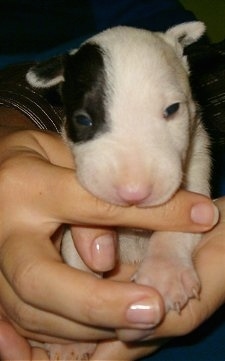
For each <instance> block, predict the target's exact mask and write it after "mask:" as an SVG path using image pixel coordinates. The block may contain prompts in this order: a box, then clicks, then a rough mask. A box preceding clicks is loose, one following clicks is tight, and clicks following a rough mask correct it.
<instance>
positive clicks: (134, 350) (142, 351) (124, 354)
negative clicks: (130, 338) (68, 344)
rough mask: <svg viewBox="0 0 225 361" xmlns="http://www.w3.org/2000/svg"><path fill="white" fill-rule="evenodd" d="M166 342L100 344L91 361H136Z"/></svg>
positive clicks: (110, 342)
mask: <svg viewBox="0 0 225 361" xmlns="http://www.w3.org/2000/svg"><path fill="white" fill-rule="evenodd" d="M165 342H166V341H165V340H152V341H147V342H129V343H124V342H122V341H111V340H110V341H104V342H100V343H99V344H98V346H97V348H96V350H95V352H94V354H93V355H92V357H91V359H90V360H93V361H94V360H95V361H96V360H98V361H103V360H104V361H105V360H118V361H122V360H123V361H127V360H129V361H134V360H137V359H139V358H141V357H144V356H147V355H150V354H152V353H153V352H155V351H156V350H157V349H158V348H159V347H161V346H162V345H163V344H164V343H165Z"/></svg>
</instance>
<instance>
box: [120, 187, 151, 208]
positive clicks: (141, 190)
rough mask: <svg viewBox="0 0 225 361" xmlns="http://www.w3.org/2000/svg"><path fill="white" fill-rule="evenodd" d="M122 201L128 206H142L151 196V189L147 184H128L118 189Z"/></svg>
mask: <svg viewBox="0 0 225 361" xmlns="http://www.w3.org/2000/svg"><path fill="white" fill-rule="evenodd" d="M117 194H118V196H119V198H120V199H121V201H123V202H125V203H127V204H140V203H142V202H143V201H144V200H145V199H147V198H149V197H150V195H151V188H150V187H149V186H147V185H145V184H126V185H120V186H118V188H117Z"/></svg>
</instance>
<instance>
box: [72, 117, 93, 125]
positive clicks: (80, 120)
mask: <svg viewBox="0 0 225 361" xmlns="http://www.w3.org/2000/svg"><path fill="white" fill-rule="evenodd" d="M73 125H74V126H75V127H77V126H78V127H84V128H85V127H86V128H89V127H92V125H93V122H92V119H91V118H90V117H89V116H88V115H87V114H76V113H75V114H73Z"/></svg>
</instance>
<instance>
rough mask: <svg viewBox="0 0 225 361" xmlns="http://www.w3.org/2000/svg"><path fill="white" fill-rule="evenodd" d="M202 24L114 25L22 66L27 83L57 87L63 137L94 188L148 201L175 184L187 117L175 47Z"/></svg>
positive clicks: (183, 67) (182, 62) (122, 199)
mask: <svg viewBox="0 0 225 361" xmlns="http://www.w3.org/2000/svg"><path fill="white" fill-rule="evenodd" d="M203 32H204V25H203V24H202V23H200V22H192V23H186V24H181V25H178V26H175V27H174V28H171V29H169V30H168V31H167V32H166V33H152V32H150V31H146V30H140V29H134V28H128V27H116V28H112V29H109V30H106V31H104V32H102V33H100V34H98V35H96V36H94V37H93V38H91V39H89V40H88V41H87V42H85V43H84V44H83V45H82V46H81V47H80V48H79V49H78V50H75V51H71V52H70V53H69V54H66V55H64V56H62V57H59V58H55V59H50V60H49V61H47V62H45V63H42V64H37V65H36V66H34V67H33V68H31V69H30V70H29V72H28V74H27V80H28V82H29V83H30V84H31V85H32V86H33V87H41V88H49V87H52V86H59V87H60V93H61V96H62V101H63V104H64V109H65V115H66V119H65V125H64V130H63V133H64V138H65V139H66V140H67V142H68V144H70V146H71V148H72V150H73V153H74V155H75V161H76V169H77V174H78V177H79V180H80V182H81V183H82V185H83V186H84V187H86V188H87V189H88V190H89V191H91V192H92V193H93V194H95V195H96V196H98V197H100V198H103V199H105V200H107V201H109V202H112V203H115V204H121V205H126V204H138V205H139V206H150V205H156V204H161V203H163V202H165V201H167V200H168V199H169V198H170V197H171V196H172V195H173V194H174V192H175V191H176V190H177V189H178V188H179V187H180V186H181V183H182V180H183V173H184V172H185V169H184V164H185V159H186V156H187V152H188V146H189V135H190V128H191V126H192V122H193V121H194V118H195V106H194V102H193V100H192V97H191V92H190V88H189V84H188V65H187V61H186V58H185V57H184V56H183V47H184V46H186V45H189V44H190V43H192V42H194V41H196V40H197V39H198V38H199V37H200V36H201V35H202V34H203Z"/></svg>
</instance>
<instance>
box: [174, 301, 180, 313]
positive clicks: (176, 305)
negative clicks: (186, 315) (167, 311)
mask: <svg viewBox="0 0 225 361" xmlns="http://www.w3.org/2000/svg"><path fill="white" fill-rule="evenodd" d="M174 309H175V311H177V313H178V314H179V315H180V313H181V306H180V302H175V304H174Z"/></svg>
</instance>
